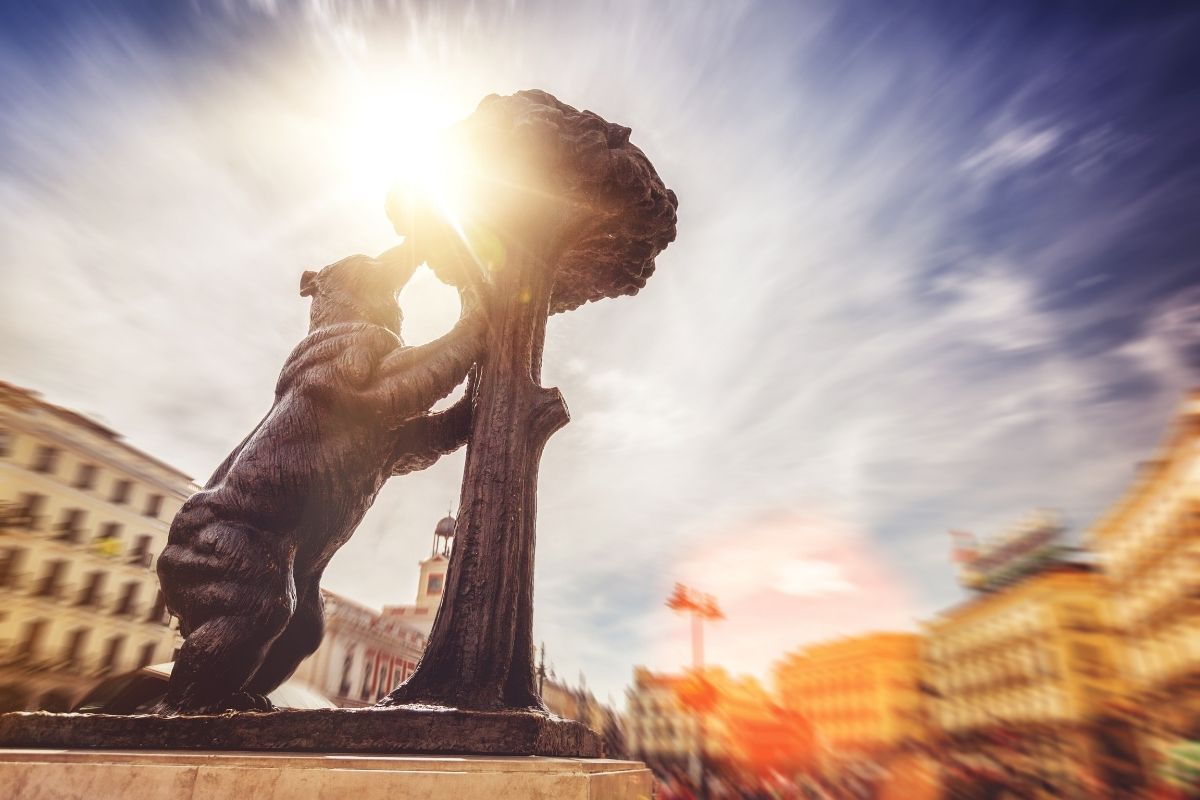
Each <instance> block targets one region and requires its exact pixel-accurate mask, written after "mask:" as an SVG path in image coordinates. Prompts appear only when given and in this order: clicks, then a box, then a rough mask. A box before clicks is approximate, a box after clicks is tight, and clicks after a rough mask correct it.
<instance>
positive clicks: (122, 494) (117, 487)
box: [108, 480, 133, 505]
mask: <svg viewBox="0 0 1200 800" xmlns="http://www.w3.org/2000/svg"><path fill="white" fill-rule="evenodd" d="M131 489H133V481H124V480H122V481H117V482H116V483H114V484H113V490H112V495H111V496H110V497H109V498H108V501H109V502H110V503H117V504H118V505H120V504H122V503H128V502H129V492H130V490H131Z"/></svg>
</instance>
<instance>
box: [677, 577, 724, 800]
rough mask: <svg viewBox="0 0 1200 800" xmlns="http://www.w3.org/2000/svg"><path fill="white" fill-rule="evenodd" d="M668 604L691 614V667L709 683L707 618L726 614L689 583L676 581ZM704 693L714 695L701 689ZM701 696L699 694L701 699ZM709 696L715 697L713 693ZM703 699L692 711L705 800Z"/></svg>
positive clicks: (701, 794) (699, 785)
mask: <svg viewBox="0 0 1200 800" xmlns="http://www.w3.org/2000/svg"><path fill="white" fill-rule="evenodd" d="M667 608H670V609H671V610H672V611H679V612H685V613H689V614H691V615H692V670H693V672H694V673H695V678H696V680H697V681H699V682H701V684H705V683H707V680H706V679H705V677H704V621H705V620H710V621H716V620H719V619H725V615H724V614H722V613H721V609H720V608H719V607H718V606H717V599H716V598H715V597H713V596H712V595H711V594H704V593H702V592H697V591H696V590H695V589H692V588H691V587H690V586H684V585H683V584H682V583H677V584H675V591H673V592H672V593H671V596H670V597H668V598H667ZM703 695H711V693H710V692H708V693H701V696H703ZM699 699H700V698H697V700H699ZM709 699H712V698H711V697H710V698H709ZM705 705H708V703H705V702H703V701H701V702H696V703H695V704H694V705H693V712H694V713H695V716H696V749H697V761H698V762H699V763H698V767H699V769H698V771H699V776H698V777H699V779H698V780H697V781H696V783H697V787H696V788H697V790H698V793H699V797H700V800H705V798H707V797H708V786H707V785H706V776H705V764H704V739H705V736H706V733H705V730H704V715H705V712H706V711H707V708H706V707H705Z"/></svg>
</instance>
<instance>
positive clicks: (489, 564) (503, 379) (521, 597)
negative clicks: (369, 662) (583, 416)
mask: <svg viewBox="0 0 1200 800" xmlns="http://www.w3.org/2000/svg"><path fill="white" fill-rule="evenodd" d="M514 250H515V248H514V249H513V250H510V252H514ZM514 255H515V253H514ZM522 255H523V256H526V260H525V263H520V264H513V263H510V264H509V265H508V266H507V267H506V268H505V269H502V270H500V271H498V272H497V273H496V277H495V281H494V288H493V296H492V299H491V302H490V313H491V320H490V322H491V331H492V333H491V337H490V339H489V344H488V351H487V354H486V356H485V358H484V360H483V361H482V362H481V363H480V365H479V369H480V372H479V375H478V380H477V385H476V392H475V408H474V416H473V419H472V428H471V438H470V440H469V444H468V445H467V462H466V468H465V471H464V475H463V485H462V495H461V499H460V502H459V512H458V523H457V526H456V528H455V537H454V550H453V552H452V553H451V556H450V568H449V571H448V573H447V576H446V590H445V594H444V595H443V598H442V603H441V607H440V609H439V610H438V613H437V617H436V619H435V620H434V624H433V630H432V631H431V632H430V637H429V642H428V645H427V646H426V649H425V654H424V656H423V658H422V659H421V662H420V664H418V666H417V669H416V671H415V672H414V673H413V675H412V677H410V678H409V679H408V681H407V682H406V683H404V684H403V685H402V686H400V687H399V688H398V689H396V690H395V691H393V692H392V693H391V694H390V695H388V697H387V698H386V699H385V700H384V704H386V705H398V704H404V703H434V704H439V705H445V706H452V707H456V708H464V709H480V710H493V709H505V708H511V709H517V708H523V709H528V708H536V709H544V708H545V706H544V705H543V704H542V700H541V697H540V695H539V692H538V687H537V679H536V676H535V674H534V672H535V671H534V665H533V561H534V527H535V517H536V512H537V478H538V464H539V462H540V460H541V456H542V450H543V448H544V447H545V445H546V442H547V441H548V440H549V438H550V436H551V435H552V434H553V433H554V432H555V431H557V430H558V429H559V428H561V427H562V426H563V425H565V424H566V423H567V422H568V421H569V420H570V416H569V415H568V413H567V407H566V404H565V403H564V402H563V399H562V395H561V394H560V393H559V391H558V390H557V389H553V388H546V387H543V386H541V385H540V383H539V382H540V380H541V361H542V344H543V342H544V340H545V332H546V318H547V315H548V314H549V308H550V293H551V289H552V285H553V280H554V274H553V270H552V269H550V268H548V267H549V265H548V264H546V263H542V262H541V261H539V260H537V259H530V258H528V254H527V253H522ZM514 267H516V268H514Z"/></svg>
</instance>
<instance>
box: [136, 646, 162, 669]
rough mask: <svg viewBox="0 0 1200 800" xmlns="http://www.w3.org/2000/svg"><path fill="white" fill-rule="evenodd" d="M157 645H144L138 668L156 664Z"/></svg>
mask: <svg viewBox="0 0 1200 800" xmlns="http://www.w3.org/2000/svg"><path fill="white" fill-rule="evenodd" d="M156 647H157V645H156V644H155V643H154V642H146V643H145V644H144V645H142V653H141V655H139V656H138V663H137V668H138V669H141V668H142V667H148V666H150V665H151V664H153V663H154V650H155V648H156Z"/></svg>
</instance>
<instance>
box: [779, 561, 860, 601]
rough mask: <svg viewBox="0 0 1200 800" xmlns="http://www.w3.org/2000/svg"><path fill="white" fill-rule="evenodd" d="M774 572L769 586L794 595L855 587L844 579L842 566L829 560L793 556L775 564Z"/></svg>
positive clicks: (830, 592)
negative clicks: (773, 578) (803, 558)
mask: <svg viewBox="0 0 1200 800" xmlns="http://www.w3.org/2000/svg"><path fill="white" fill-rule="evenodd" d="M774 573H775V580H774V581H773V582H772V583H771V587H772V588H773V589H775V590H776V591H778V592H782V593H783V594H790V595H793V596H795V597H821V596H823V595H830V594H844V593H846V592H853V591H855V589H857V587H856V586H855V585H854V584H853V583H851V582H850V581H848V580H846V577H845V575H843V574H842V568H841V567H840V566H838V565H837V564H834V563H832V562H829V561H818V560H802V559H795V558H793V559H789V560H787V561H784V562H782V563H780V564H777V565H775V568H774Z"/></svg>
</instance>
